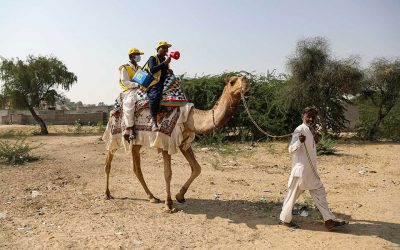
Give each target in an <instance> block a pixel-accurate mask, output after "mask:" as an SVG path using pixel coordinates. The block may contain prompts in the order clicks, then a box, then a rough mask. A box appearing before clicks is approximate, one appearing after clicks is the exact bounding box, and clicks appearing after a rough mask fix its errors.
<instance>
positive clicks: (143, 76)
mask: <svg viewBox="0 0 400 250" xmlns="http://www.w3.org/2000/svg"><path fill="white" fill-rule="evenodd" d="M152 80H153V78H152V77H151V75H150V74H149V73H147V72H146V71H144V70H141V69H139V70H137V71H136V73H135V75H134V76H133V78H132V81H134V82H136V83H137V84H139V85H140V86H141V87H143V88H145V89H147V87H149V85H150V83H151V81H152Z"/></svg>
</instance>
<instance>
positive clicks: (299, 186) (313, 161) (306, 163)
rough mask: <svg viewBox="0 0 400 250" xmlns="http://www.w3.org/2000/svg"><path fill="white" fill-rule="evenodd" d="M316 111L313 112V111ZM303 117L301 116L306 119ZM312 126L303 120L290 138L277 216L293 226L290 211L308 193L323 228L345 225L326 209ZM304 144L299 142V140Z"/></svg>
mask: <svg viewBox="0 0 400 250" xmlns="http://www.w3.org/2000/svg"><path fill="white" fill-rule="evenodd" d="M315 112H316V111H315ZM306 115H307V114H304V112H303V116H306ZM312 129H313V128H312V127H311V128H310V127H309V126H307V125H306V121H305V120H304V118H303V124H301V125H300V126H298V127H297V128H296V129H295V131H294V134H293V136H292V141H291V142H290V145H289V153H290V154H291V155H292V171H291V173H290V177H289V181H288V191H287V194H286V197H285V200H284V202H283V207H282V212H281V214H280V220H281V223H283V224H286V225H289V226H293V225H294V226H296V227H297V225H296V224H294V223H292V209H293V206H294V205H295V203H296V200H297V199H298V198H299V196H300V195H301V194H302V193H303V192H304V191H305V190H308V191H309V192H310V195H311V197H312V199H313V201H314V203H315V206H316V207H317V208H318V210H319V211H320V213H321V215H322V217H323V218H324V221H325V226H326V227H327V228H328V229H331V228H333V227H336V226H341V225H344V223H345V222H337V221H334V220H335V218H336V217H335V215H334V214H333V213H332V212H331V211H330V210H329V206H328V202H327V200H326V192H325V188H324V185H323V184H322V182H321V180H320V178H319V175H318V172H317V169H316V166H317V150H316V142H315V139H314V133H313V132H312ZM301 137H303V138H304V141H303V142H301V140H300V138H301Z"/></svg>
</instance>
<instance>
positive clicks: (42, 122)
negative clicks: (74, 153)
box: [28, 105, 49, 135]
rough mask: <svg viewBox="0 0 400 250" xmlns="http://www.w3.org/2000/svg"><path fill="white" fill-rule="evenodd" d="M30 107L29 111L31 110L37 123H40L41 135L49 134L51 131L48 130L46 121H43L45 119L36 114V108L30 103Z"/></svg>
mask: <svg viewBox="0 0 400 250" xmlns="http://www.w3.org/2000/svg"><path fill="white" fill-rule="evenodd" d="M28 109H29V111H30V112H31V114H32V116H33V119H35V121H36V122H37V123H39V125H40V134H41V135H48V134H49V131H48V130H47V126H46V123H45V122H44V121H43V119H42V118H40V117H39V116H38V115H37V114H36V112H35V110H34V109H33V108H32V107H31V106H29V105H28Z"/></svg>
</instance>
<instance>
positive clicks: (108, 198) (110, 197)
mask: <svg viewBox="0 0 400 250" xmlns="http://www.w3.org/2000/svg"><path fill="white" fill-rule="evenodd" d="M111 199H114V197H113V196H112V195H111V194H106V200H111Z"/></svg>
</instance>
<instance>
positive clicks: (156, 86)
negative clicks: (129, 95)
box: [145, 41, 172, 131]
mask: <svg viewBox="0 0 400 250" xmlns="http://www.w3.org/2000/svg"><path fill="white" fill-rule="evenodd" d="M171 46H172V45H171V44H169V43H167V42H166V41H160V42H158V44H157V46H156V51H157V54H155V55H152V56H151V57H150V58H149V60H148V63H147V64H146V66H145V69H146V70H147V71H149V72H150V73H151V74H152V75H153V77H154V80H153V81H152V82H151V83H150V85H149V88H148V91H147V96H148V98H149V105H150V114H151V117H152V127H151V130H152V131H159V128H158V124H157V113H158V111H159V109H160V102H161V98H162V92H163V87H164V86H163V84H164V81H165V79H166V78H167V74H168V71H169V63H170V62H171V57H169V56H167V53H168V48H169V47H171Z"/></svg>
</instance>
